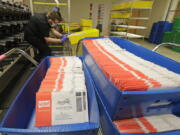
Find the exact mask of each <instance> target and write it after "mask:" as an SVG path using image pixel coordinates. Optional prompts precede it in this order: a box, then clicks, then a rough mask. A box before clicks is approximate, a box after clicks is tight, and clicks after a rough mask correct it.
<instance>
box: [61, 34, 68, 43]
mask: <svg viewBox="0 0 180 135" xmlns="http://www.w3.org/2000/svg"><path fill="white" fill-rule="evenodd" d="M67 38H68V35H67V34H65V35H63V36H62V38H61V43H63V42H65V41H66V39H67Z"/></svg>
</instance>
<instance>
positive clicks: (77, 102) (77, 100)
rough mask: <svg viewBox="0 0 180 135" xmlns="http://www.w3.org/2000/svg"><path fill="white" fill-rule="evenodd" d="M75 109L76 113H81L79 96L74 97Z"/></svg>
mask: <svg viewBox="0 0 180 135" xmlns="http://www.w3.org/2000/svg"><path fill="white" fill-rule="evenodd" d="M76 109H77V112H82V109H83V108H82V98H81V96H76Z"/></svg>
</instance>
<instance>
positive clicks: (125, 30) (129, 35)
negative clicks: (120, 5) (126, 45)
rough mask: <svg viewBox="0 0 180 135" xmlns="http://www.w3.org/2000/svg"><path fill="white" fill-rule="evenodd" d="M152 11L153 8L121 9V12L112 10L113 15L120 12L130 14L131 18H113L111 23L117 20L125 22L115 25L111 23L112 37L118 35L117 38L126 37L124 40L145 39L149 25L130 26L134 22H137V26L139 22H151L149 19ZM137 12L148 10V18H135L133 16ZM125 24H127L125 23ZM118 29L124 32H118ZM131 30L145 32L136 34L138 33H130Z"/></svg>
mask: <svg viewBox="0 0 180 135" xmlns="http://www.w3.org/2000/svg"><path fill="white" fill-rule="evenodd" d="M151 9H152V7H145V8H143V7H139V8H135V7H134V8H133V7H131V8H125V9H120V10H112V11H111V13H113V12H119V13H130V14H131V16H130V17H124V18H123V17H122V18H111V21H115V20H120V21H121V22H123V24H113V23H112V22H111V30H110V34H111V35H116V36H119V37H124V38H127V39H129V38H143V39H144V37H145V31H146V29H147V25H142V26H141V25H130V22H131V21H132V20H136V24H137V23H138V22H137V21H148V20H149V17H150V14H151ZM135 10H137V11H142V10H146V11H148V12H149V13H148V14H149V15H148V16H143V17H141V16H139V17H138V16H137V17H134V16H133V15H132V14H133V12H134V11H135ZM124 22H125V23H124ZM117 28H121V29H123V30H120V31H117V30H116V29H117ZM129 30H135V31H136V30H143V34H141V35H140V34H136V32H133V33H131V32H129Z"/></svg>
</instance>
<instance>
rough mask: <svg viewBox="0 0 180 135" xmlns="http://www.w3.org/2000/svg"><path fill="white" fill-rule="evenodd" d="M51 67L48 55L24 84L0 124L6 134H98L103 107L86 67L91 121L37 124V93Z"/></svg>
mask: <svg viewBox="0 0 180 135" xmlns="http://www.w3.org/2000/svg"><path fill="white" fill-rule="evenodd" d="M49 66H50V62H49V57H47V58H45V59H44V60H43V61H42V62H41V63H40V65H39V66H38V68H37V69H36V70H35V71H34V72H33V74H32V75H31V77H30V78H29V79H28V80H27V82H26V83H25V84H24V87H23V88H22V89H21V90H20V93H19V94H18V96H17V97H16V99H15V100H14V102H13V103H12V105H11V106H10V108H9V110H8V112H7V114H6V115H5V117H4V118H3V120H2V122H1V124H0V132H2V133H6V134H33V135H34V134H53V135H54V134H60V135H85V134H86V135H96V134H97V132H98V128H99V110H98V105H97V101H96V96H95V92H94V86H93V84H92V80H91V77H90V75H89V74H88V72H87V69H86V68H83V70H84V73H85V79H86V86H87V92H88V107H89V108H88V109H89V122H86V123H80V124H69V125H58V126H51V127H34V120H35V93H36V92H37V91H38V88H39V86H40V83H41V81H42V79H43V78H44V76H45V74H46V71H47V69H48V67H49Z"/></svg>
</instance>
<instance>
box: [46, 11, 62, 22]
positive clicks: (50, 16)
mask: <svg viewBox="0 0 180 135" xmlns="http://www.w3.org/2000/svg"><path fill="white" fill-rule="evenodd" d="M48 19H52V20H58V21H62V20H63V18H62V16H61V13H60V12H55V11H52V12H50V13H49V14H48Z"/></svg>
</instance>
